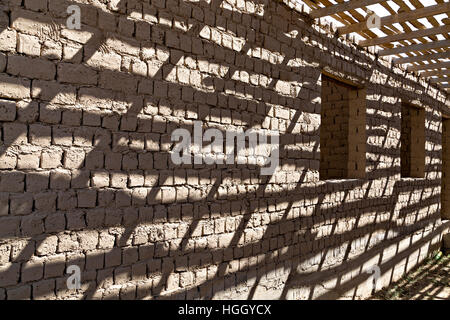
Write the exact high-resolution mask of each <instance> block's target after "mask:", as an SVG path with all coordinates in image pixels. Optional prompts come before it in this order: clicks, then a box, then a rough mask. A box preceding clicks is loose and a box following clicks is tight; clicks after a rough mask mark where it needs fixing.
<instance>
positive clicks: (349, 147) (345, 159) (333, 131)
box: [320, 74, 366, 180]
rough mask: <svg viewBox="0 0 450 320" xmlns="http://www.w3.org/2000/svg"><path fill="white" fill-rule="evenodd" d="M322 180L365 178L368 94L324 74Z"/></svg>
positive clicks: (321, 133) (321, 145)
mask: <svg viewBox="0 0 450 320" xmlns="http://www.w3.org/2000/svg"><path fill="white" fill-rule="evenodd" d="M321 100H322V106H321V126H320V179H321V180H327V179H346V178H347V179H348V178H364V177H365V172H366V90H365V89H364V88H358V87H356V86H352V85H349V84H347V83H344V82H341V81H338V80H336V79H333V78H331V77H328V76H326V75H324V74H322V93H321Z"/></svg>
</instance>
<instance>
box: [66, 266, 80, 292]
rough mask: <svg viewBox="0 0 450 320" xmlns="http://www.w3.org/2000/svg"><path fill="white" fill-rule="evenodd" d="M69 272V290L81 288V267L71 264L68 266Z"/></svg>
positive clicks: (67, 282)
mask: <svg viewBox="0 0 450 320" xmlns="http://www.w3.org/2000/svg"><path fill="white" fill-rule="evenodd" d="M66 272H67V274H70V276H69V277H68V278H67V281H66V284H67V289H69V290H79V289H81V269H80V267H79V266H77V265H70V266H68V267H67V271H66Z"/></svg>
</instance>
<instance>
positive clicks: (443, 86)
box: [438, 83, 450, 89]
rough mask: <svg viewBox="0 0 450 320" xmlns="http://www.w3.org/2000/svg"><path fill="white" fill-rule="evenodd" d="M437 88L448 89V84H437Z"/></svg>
mask: <svg viewBox="0 0 450 320" xmlns="http://www.w3.org/2000/svg"><path fill="white" fill-rule="evenodd" d="M438 86H439V87H441V88H446V89H447V88H450V83H447V84H438Z"/></svg>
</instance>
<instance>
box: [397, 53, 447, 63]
mask: <svg viewBox="0 0 450 320" xmlns="http://www.w3.org/2000/svg"><path fill="white" fill-rule="evenodd" d="M447 58H450V50H449V51H444V52H438V53H433V54H423V55H420V56H415V57H405V58H395V59H393V62H394V63H395V64H404V63H411V62H421V61H430V60H436V59H447Z"/></svg>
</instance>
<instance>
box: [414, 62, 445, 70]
mask: <svg viewBox="0 0 450 320" xmlns="http://www.w3.org/2000/svg"><path fill="white" fill-rule="evenodd" d="M442 68H450V61H447V62H437V63H429V64H420V65H414V66H409V67H408V71H419V70H433V69H442Z"/></svg>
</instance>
